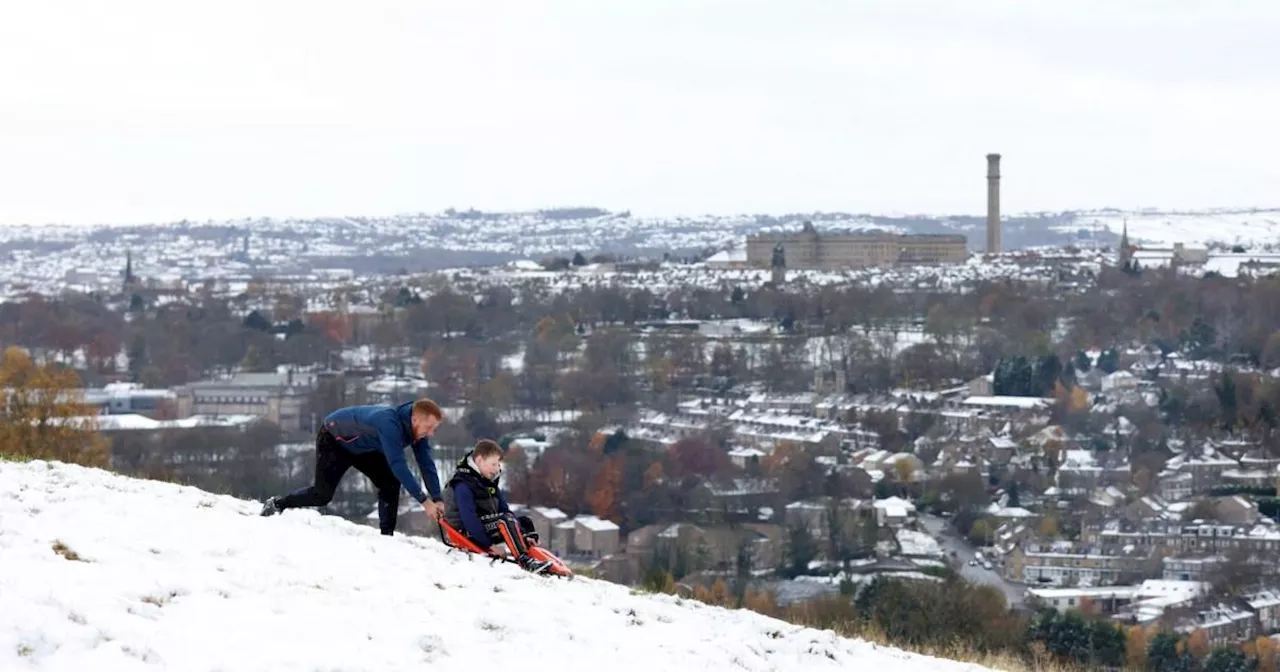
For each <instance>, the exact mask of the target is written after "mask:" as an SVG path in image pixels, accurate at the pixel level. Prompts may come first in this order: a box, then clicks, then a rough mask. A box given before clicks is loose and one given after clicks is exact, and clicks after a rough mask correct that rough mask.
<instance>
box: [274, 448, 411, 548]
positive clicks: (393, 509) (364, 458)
mask: <svg viewBox="0 0 1280 672" xmlns="http://www.w3.org/2000/svg"><path fill="white" fill-rule="evenodd" d="M352 467H355V468H356V470H357V471H359V472H360V473H362V474H364V475H365V476H367V477H368V478H369V480H370V481H373V485H374V487H375V488H377V489H378V527H379V529H381V530H382V533H383V534H385V535H391V534H393V533H394V532H395V530H396V514H397V513H398V512H399V509H400V479H398V478H396V475H395V474H394V473H392V471H391V465H390V464H388V463H387V456H386V455H383V454H382V451H375V452H371V453H358V454H357V453H352V452H350V451H348V450H347V449H345V448H343V447H342V446H341V445H340V444H339V443H338V440H337V439H336V438H334V436H333V435H332V434H330V433H329V430H327V429H323V428H322V429H321V430H320V432H319V433H318V434H317V435H316V477H315V483H314V484H313V485H311V486H309V487H306V488H302V489H300V490H294V491H293V492H291V493H289V494H287V495H285V496H284V497H281V498H279V499H277V500H276V506H277V507H278V508H280V509H281V510H284V509H295V508H299V507H304V506H324V505H325V504H328V503H329V502H330V501H332V500H333V493H334V492H336V491H337V489H338V483H340V482H341V481H342V477H343V476H346V475H347V470H348V469H350V468H352Z"/></svg>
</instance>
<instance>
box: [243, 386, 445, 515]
mask: <svg viewBox="0 0 1280 672" xmlns="http://www.w3.org/2000/svg"><path fill="white" fill-rule="evenodd" d="M443 420H444V413H443V412H442V411H441V410H440V406H439V405H437V404H436V402H434V401H431V400H430V399H419V400H418V401H411V402H408V403H405V404H401V405H400V406H398V407H392V406H348V407H347V408H340V409H338V410H336V411H334V412H332V413H330V414H329V415H327V416H325V419H324V423H323V425H322V426H321V427H320V431H319V432H318V433H317V435H316V475H315V484H314V485H312V486H310V487H307V488H302V489H301V490H295V491H293V492H291V493H289V494H287V495H284V496H281V497H272V498H270V499H268V500H267V502H266V504H265V505H264V506H263V507H262V515H264V516H271V515H275V514H277V513H280V512H281V511H284V510H285V509H293V508H298V507H304V506H324V505H325V504H328V503H329V502H330V501H331V500H332V499H333V493H334V491H336V490H337V489H338V483H339V482H341V481H342V477H343V476H345V475H346V473H347V470H348V469H350V468H351V467H355V468H356V469H357V470H358V471H360V473H362V474H364V475H365V476H367V477H368V478H369V480H370V481H373V485H374V487H376V488H377V489H378V527H379V528H380V529H381V530H382V533H383V534H385V535H388V536H390V535H391V534H393V533H394V532H395V529H396V514H397V513H398V512H399V508H400V487H401V486H404V489H405V490H408V491H409V494H410V495H412V496H413V498H414V499H416V500H418V503H419V504H421V505H422V508H423V509H424V510H425V511H426V512H427V515H429V516H431V518H432V519H433V520H440V519H441V518H442V517H444V504H443V498H442V497H441V496H440V476H439V475H438V474H437V473H436V463H435V460H434V459H433V458H432V455H431V441H430V439H431V435H432V434H433V433H435V431H436V427H438V426H439V425H440V423H441V422H443ZM409 445H412V446H413V456H414V458H416V459H417V461H418V468H419V469H421V470H422V477H423V481H425V483H426V486H427V492H423V491H422V486H420V485H419V484H418V479H416V478H414V476H413V471H411V470H410V469H409V463H408V462H406V461H405V459H404V449H405V446H409ZM428 495H430V501H428Z"/></svg>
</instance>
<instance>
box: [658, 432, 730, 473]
mask: <svg viewBox="0 0 1280 672" xmlns="http://www.w3.org/2000/svg"><path fill="white" fill-rule="evenodd" d="M670 456H671V460H672V462H673V464H674V466H675V467H676V469H677V471H678V472H679V474H680V476H701V477H703V478H708V477H712V476H716V475H718V474H721V473H723V472H724V471H726V470H727V469H728V468H729V464H730V463H729V454H728V453H727V452H725V450H724V449H723V448H721V447H720V446H718V445H716V444H715V442H713V441H711V440H710V439H709V438H707V437H703V436H691V437H688V438H684V439H681V440H679V441H677V442H675V444H673V445H672V446H671V448H670Z"/></svg>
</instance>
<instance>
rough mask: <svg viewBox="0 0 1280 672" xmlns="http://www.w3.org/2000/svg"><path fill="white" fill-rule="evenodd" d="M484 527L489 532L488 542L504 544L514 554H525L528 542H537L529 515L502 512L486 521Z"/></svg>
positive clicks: (527, 550)
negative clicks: (497, 516)
mask: <svg viewBox="0 0 1280 672" xmlns="http://www.w3.org/2000/svg"><path fill="white" fill-rule="evenodd" d="M484 528H485V531H486V532H488V533H489V542H490V543H493V544H506V545H507V549H508V550H510V551H511V552H512V553H513V554H515V555H516V556H522V555H525V554H527V553H528V552H529V544H530V543H535V544H536V543H538V533H537V531H536V530H534V527H533V519H532V518H530V517H529V516H512V515H511V514H509V513H508V514H504V515H503V516H501V517H499V518H497V519H495V520H492V521H489V522H488V523H486V524H485V526H484Z"/></svg>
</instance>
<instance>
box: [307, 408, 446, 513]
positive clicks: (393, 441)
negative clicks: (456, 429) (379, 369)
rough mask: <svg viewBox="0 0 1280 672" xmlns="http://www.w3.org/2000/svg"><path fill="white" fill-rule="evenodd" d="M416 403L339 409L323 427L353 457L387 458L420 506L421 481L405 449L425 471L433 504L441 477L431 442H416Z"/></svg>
mask: <svg viewBox="0 0 1280 672" xmlns="http://www.w3.org/2000/svg"><path fill="white" fill-rule="evenodd" d="M412 417H413V402H412V401H410V402H408V403H404V404H401V405H399V406H348V407H346V408H340V409H338V410H336V411H334V412H332V413H330V414H329V415H326V416H325V418H324V426H325V428H326V429H328V430H329V433H330V434H333V436H334V438H336V439H337V440H338V445H340V446H342V447H344V448H346V449H347V450H349V451H351V452H352V453H372V452H374V451H379V450H380V451H382V453H383V454H384V455H386V456H387V463H388V464H390V465H391V471H392V473H394V474H395V475H396V478H398V479H400V483H401V485H403V486H404V489H405V490H408V491H409V494H410V495H412V496H413V498H414V499H416V500H418V502H419V503H421V502H425V501H427V494H426V493H424V492H422V486H421V485H419V484H418V479H416V478H414V477H413V471H412V470H410V469H409V463H408V462H407V461H405V459H404V449H405V446H408V445H411V444H412V445H413V456H414V458H415V459H417V461H418V468H419V469H421V470H422V480H423V481H425V482H426V484H427V490H428V492H429V493H430V495H431V500H432V501H436V502H439V501H443V500H442V498H441V497H440V475H439V474H438V473H437V472H436V461H435V459H433V458H432V455H431V440H430V439H427V438H423V439H422V440H421V441H418V442H417V443H414V441H413V422H412V420H411V418H412Z"/></svg>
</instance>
